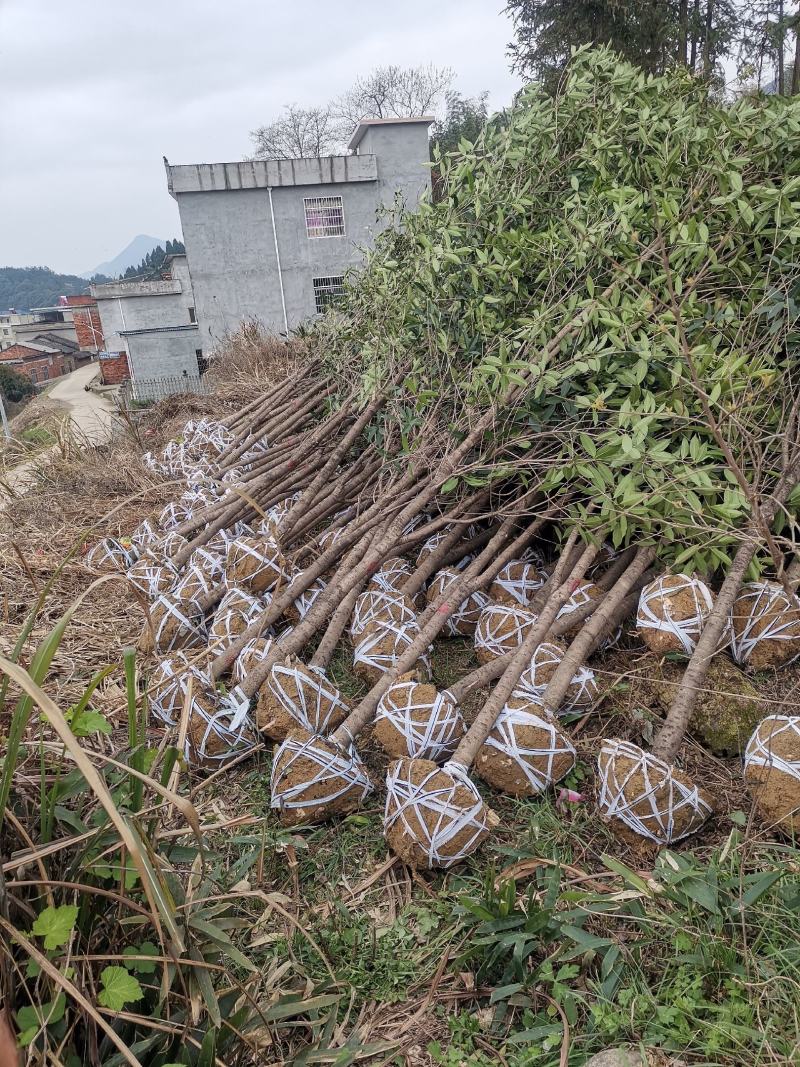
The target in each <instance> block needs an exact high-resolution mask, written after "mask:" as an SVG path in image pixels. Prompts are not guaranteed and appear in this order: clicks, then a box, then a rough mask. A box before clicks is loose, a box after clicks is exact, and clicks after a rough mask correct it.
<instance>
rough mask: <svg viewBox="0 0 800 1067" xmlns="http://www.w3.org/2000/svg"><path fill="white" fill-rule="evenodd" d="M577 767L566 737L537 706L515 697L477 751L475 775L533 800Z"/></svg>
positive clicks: (502, 788) (498, 787)
mask: <svg viewBox="0 0 800 1067" xmlns="http://www.w3.org/2000/svg"><path fill="white" fill-rule="evenodd" d="M574 766H575V749H574V748H573V747H572V743H571V742H570V740H569V738H568V737H567V736H566V734H564V733H563V732H562V731H561V730H560V729H559V728H558V726H556V724H555V723H554V722H553V720H552V719H550V718H549V717H547V716H544V715H542V713H541V708H539V707H537V705H536V704H535V703H530V702H529V701H526V700H520V699H519V698H513V697H512V699H511V700H509V702H508V703H507V704H506V706H505V707H504V708H503V710H502V711H501V712H500V714H499V715H498V717H497V720H496V721H495V724H494V726H493V727H492V730H491V732H490V734H489V736H488V737H487V738H486V740H485V741H484V743H483V744H482V745H481V747H480V749H479V751H478V755H477V758H476V760H475V773H476V774H479V775H480V776H481V778H483V780H484V781H485V782H487V783H488V784H489V785H491V786H494V788H495V789H499V790H500V791H501V792H502V793H510V794H512V796H517V797H534V796H538V794H539V793H543V792H544V791H545V790H546V789H548V788H549V787H550V786H551V785H555V783H556V782H560V781H561V779H562V778H564V777H565V776H566V775H567V774H569V772H570V771H571V770H572V768H573V767H574Z"/></svg>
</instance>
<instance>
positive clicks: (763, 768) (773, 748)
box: [744, 715, 800, 835]
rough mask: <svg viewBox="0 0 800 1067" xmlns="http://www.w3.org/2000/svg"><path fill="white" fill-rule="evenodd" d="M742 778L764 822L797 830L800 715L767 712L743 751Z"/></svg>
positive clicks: (799, 824) (799, 823)
mask: <svg viewBox="0 0 800 1067" xmlns="http://www.w3.org/2000/svg"><path fill="white" fill-rule="evenodd" d="M744 777H745V781H746V782H747V784H748V785H749V787H750V789H751V791H752V794H753V800H754V802H755V805H756V807H757V809H758V811H759V813H760V815H761V817H762V818H763V819H764V821H765V822H767V823H769V825H770V826H774V827H776V828H777V829H779V830H780V831H781V832H782V833H785V834H789V835H795V834H797V833H798V831H800V715H770V716H768V717H767V718H766V719H764V720H763V721H762V722H760V723H759V724H758V726H757V727H756V729H755V730H754V731H753V736H752V737H751V738H750V740H749V741H748V743H747V749H746V750H745V754H744Z"/></svg>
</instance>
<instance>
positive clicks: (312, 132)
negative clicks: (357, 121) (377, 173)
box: [250, 104, 340, 159]
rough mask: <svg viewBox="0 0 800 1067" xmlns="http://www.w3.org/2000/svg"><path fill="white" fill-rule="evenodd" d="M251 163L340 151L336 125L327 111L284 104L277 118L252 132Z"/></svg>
mask: <svg viewBox="0 0 800 1067" xmlns="http://www.w3.org/2000/svg"><path fill="white" fill-rule="evenodd" d="M250 137H251V138H252V140H253V144H254V145H255V152H254V158H255V159H297V158H301V157H303V156H328V155H331V154H333V153H334V152H336V151H337V150H339V149H340V137H339V125H338V123H337V120H336V118H335V117H334V115H333V113H332V110H331V107H330V106H327V107H298V105H297V104H287V105H286V106H285V107H284V109H283V114H282V115H281V117H280V118H278V119H275V121H274V122H270V123H269V124H268V125H266V126H259V127H258V129H256V130H252V131H251V133H250Z"/></svg>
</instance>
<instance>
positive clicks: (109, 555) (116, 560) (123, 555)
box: [86, 537, 139, 574]
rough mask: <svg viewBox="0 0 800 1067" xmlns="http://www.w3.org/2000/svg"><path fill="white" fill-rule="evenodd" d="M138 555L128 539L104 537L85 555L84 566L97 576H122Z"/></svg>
mask: <svg viewBox="0 0 800 1067" xmlns="http://www.w3.org/2000/svg"><path fill="white" fill-rule="evenodd" d="M138 556H139V553H138V551H137V549H136V546H135V545H134V544H133V542H132V541H131V540H130V538H122V537H121V538H114V537H104V538H103V540H102V541H98V542H97V544H96V545H94V546H93V547H92V548H91V549H90V550H89V552H87V554H86V565H87V566H88V567H91V568H92V570H93V571H97V572H98V574H114V573H119V574H122V573H124V572H125V571H127V569H128V568H129V567H132V566H133V565H134V563H135V562H136V560H137V559H138Z"/></svg>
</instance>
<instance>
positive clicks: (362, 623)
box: [350, 589, 417, 642]
mask: <svg viewBox="0 0 800 1067" xmlns="http://www.w3.org/2000/svg"><path fill="white" fill-rule="evenodd" d="M416 621H417V614H416V612H415V611H414V608H413V606H412V605H411V602H410V601H409V600H408V598H407V597H405V596H404V595H403V594H402V593H397V592H385V591H384V590H382V589H367V590H366V591H365V592H363V593H361V594H360V596H359V597H358V600H356V603H355V607H354V608H353V617H352V619H351V621H350V637H351V639H352V640H353V641H354V642H355V641H357V640H358V638H360V637H361V636H362V635H363V634H364V633H365V631H366V630H367V628H368V627H369V626H370V625H371V624H372V623H387V624H392V623H394V624H395V625H396V626H405V625H406V624H407V623H412V622H416Z"/></svg>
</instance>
